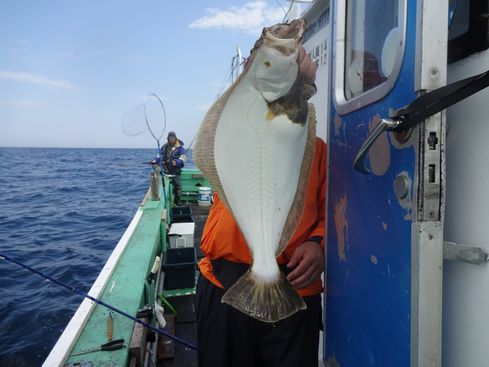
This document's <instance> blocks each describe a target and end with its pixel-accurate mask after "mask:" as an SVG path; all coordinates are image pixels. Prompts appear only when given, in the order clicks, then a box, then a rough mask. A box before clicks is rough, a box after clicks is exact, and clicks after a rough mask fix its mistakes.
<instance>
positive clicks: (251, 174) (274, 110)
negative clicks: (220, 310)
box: [194, 20, 316, 322]
mask: <svg viewBox="0 0 489 367" xmlns="http://www.w3.org/2000/svg"><path fill="white" fill-rule="evenodd" d="M303 29H304V22H303V21H302V20H294V21H292V22H291V23H287V24H277V25H274V26H272V27H267V28H264V29H263V32H262V36H261V37H260V39H259V40H258V41H257V43H256V45H255V48H254V50H253V52H252V53H251V55H250V58H249V60H248V63H247V65H246V67H245V70H244V71H243V73H242V74H241V76H240V77H239V78H238V80H237V81H236V82H235V83H234V84H233V85H232V86H231V87H229V89H228V90H227V91H226V92H225V93H224V94H223V95H222V96H221V97H220V98H219V99H218V100H217V101H216V102H215V103H214V105H213V106H212V107H211V108H210V109H209V111H208V112H207V114H206V116H205V118H204V121H203V122H202V124H201V127H200V129H199V132H198V134H197V139H196V145H195V149H194V159H195V162H196V164H197V166H198V168H199V169H200V170H201V171H202V172H203V173H204V175H205V176H206V177H207V179H208V180H209V181H210V182H211V183H212V186H213V188H214V189H215V190H216V191H217V193H218V195H219V197H220V198H221V200H222V201H223V202H224V204H225V205H226V207H227V208H228V209H229V211H230V212H231V213H232V215H233V217H234V219H235V220H236V222H237V224H238V226H239V228H240V230H241V232H242V234H243V236H244V238H245V239H246V242H247V245H248V247H249V250H250V253H251V255H252V257H253V263H252V265H251V266H250V269H249V270H248V272H247V273H246V274H245V275H243V276H242V277H241V278H240V279H238V281H237V282H236V283H235V284H234V285H233V286H232V287H230V288H229V289H228V290H227V292H226V293H225V294H224V296H223V298H222V302H224V303H227V304H229V305H231V306H233V307H234V308H236V309H238V310H240V311H241V312H244V313H245V314H247V315H249V316H251V317H254V318H256V319H258V320H262V321H265V322H276V321H279V320H281V319H284V318H286V317H288V316H290V315H292V314H293V313H295V312H297V311H298V310H303V309H305V308H306V305H305V303H304V301H303V299H302V298H301V297H300V296H299V294H298V293H297V291H296V290H295V289H294V288H293V287H292V285H291V284H290V283H289V281H288V280H287V278H286V276H285V275H284V274H283V273H282V272H281V271H280V268H279V266H278V264H277V260H276V257H277V256H278V255H280V254H281V253H282V251H283V250H284V248H285V247H286V245H287V243H288V242H289V240H290V238H291V236H292V235H293V233H294V232H295V229H296V228H297V225H298V223H299V220H300V217H301V215H302V212H303V210H304V199H305V195H306V188H307V178H308V176H309V171H310V167H311V161H312V157H313V154H314V147H315V136H316V117H315V111H314V106H313V105H312V104H309V103H308V102H307V99H308V97H310V95H311V94H310V92H311V90H310V88H311V87H310V86H308V85H307V84H305V83H304V81H303V79H302V78H301V76H300V75H299V73H298V69H299V68H298V63H297V56H298V51H299V48H300V45H301V38H302V33H303Z"/></svg>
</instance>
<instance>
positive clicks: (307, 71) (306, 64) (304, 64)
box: [297, 47, 317, 83]
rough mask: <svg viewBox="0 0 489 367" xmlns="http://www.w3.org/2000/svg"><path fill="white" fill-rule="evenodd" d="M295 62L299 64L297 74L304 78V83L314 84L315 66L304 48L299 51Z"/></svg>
mask: <svg viewBox="0 0 489 367" xmlns="http://www.w3.org/2000/svg"><path fill="white" fill-rule="evenodd" d="M297 62H298V63H299V74H300V75H302V76H303V77H304V79H305V81H306V82H309V83H314V81H315V80H316V70H317V65H316V63H315V62H314V61H312V59H311V57H310V56H309V55H308V54H307V52H306V50H305V49H304V47H301V48H300V49H299V56H298V57H297Z"/></svg>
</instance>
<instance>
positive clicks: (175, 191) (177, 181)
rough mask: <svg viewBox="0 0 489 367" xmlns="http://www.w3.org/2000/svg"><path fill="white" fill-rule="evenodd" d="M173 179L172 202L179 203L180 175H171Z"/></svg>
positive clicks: (180, 192)
mask: <svg viewBox="0 0 489 367" xmlns="http://www.w3.org/2000/svg"><path fill="white" fill-rule="evenodd" d="M173 174H174V175H175V177H172V179H171V183H172V185H173V197H174V202H179V201H180V198H181V196H182V182H181V177H180V173H173Z"/></svg>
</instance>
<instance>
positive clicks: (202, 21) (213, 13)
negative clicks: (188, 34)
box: [189, 1, 284, 32]
mask: <svg viewBox="0 0 489 367" xmlns="http://www.w3.org/2000/svg"><path fill="white" fill-rule="evenodd" d="M206 13H207V15H205V16H203V17H202V18H199V19H197V20H195V21H193V22H192V23H190V24H189V27H190V28H199V29H211V28H218V29H223V28H224V29H234V30H241V31H250V32H256V31H257V30H261V28H263V27H264V26H268V25H272V24H275V23H278V22H280V21H282V19H283V17H284V11H283V9H282V8H280V7H275V8H273V7H270V6H268V4H267V2H266V1H250V2H247V3H246V4H244V5H243V6H241V7H237V6H233V7H230V8H229V9H227V10H222V9H219V8H207V9H206Z"/></svg>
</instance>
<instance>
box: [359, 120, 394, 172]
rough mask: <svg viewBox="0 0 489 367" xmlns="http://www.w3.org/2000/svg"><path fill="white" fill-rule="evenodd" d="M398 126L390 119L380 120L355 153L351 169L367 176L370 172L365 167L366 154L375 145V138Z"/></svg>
mask: <svg viewBox="0 0 489 367" xmlns="http://www.w3.org/2000/svg"><path fill="white" fill-rule="evenodd" d="M399 124H400V121H395V120H391V119H382V120H381V121H380V122H379V123H378V124H377V126H376V127H375V129H374V130H373V131H372V132H371V133H370V135H369V136H368V137H367V139H366V140H365V141H364V142H363V144H362V146H361V147H360V149H359V150H358V152H357V155H356V156H355V162H354V163H353V167H354V168H355V169H356V170H357V171H359V172H361V173H365V174H369V173H370V171H369V169H368V168H367V166H366V165H365V158H366V157H367V154H368V152H369V150H370V148H371V147H372V145H373V144H374V143H375V141H376V140H377V138H378V137H379V136H380V134H382V133H383V132H385V131H392V130H394V129H395V128H396V127H398V126H399Z"/></svg>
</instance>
